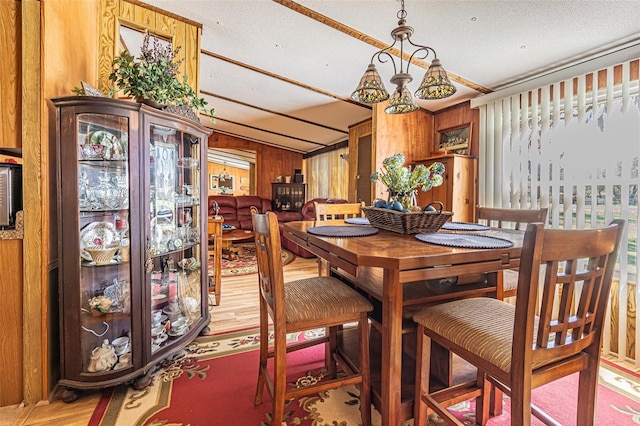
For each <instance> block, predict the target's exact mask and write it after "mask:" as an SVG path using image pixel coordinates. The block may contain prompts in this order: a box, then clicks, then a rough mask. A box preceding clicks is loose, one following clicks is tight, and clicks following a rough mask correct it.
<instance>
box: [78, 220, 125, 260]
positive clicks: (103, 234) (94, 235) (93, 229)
mask: <svg viewBox="0 0 640 426" xmlns="http://www.w3.org/2000/svg"><path fill="white" fill-rule="evenodd" d="M119 242H120V240H119V239H118V233H117V232H116V228H115V226H114V224H113V223H111V222H91V223H90V224H88V225H87V226H85V227H84V228H82V230H81V231H80V256H81V257H82V258H83V259H84V260H88V261H89V262H91V261H93V259H92V258H91V255H90V254H89V252H88V251H86V250H85V248H86V247H90V246H108V245H112V244H118V243H119Z"/></svg>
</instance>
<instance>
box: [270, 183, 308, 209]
mask: <svg viewBox="0 0 640 426" xmlns="http://www.w3.org/2000/svg"><path fill="white" fill-rule="evenodd" d="M271 185H272V201H273V208H274V209H275V210H276V211H279V212H285V211H286V212H299V211H300V210H302V205H303V204H304V201H305V189H306V187H307V184H305V183H272V184H271Z"/></svg>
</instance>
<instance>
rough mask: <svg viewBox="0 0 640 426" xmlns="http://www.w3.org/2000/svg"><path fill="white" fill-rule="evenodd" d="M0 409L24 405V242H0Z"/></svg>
mask: <svg viewBox="0 0 640 426" xmlns="http://www.w3.org/2000/svg"><path fill="white" fill-rule="evenodd" d="M0 267H1V268H2V273H1V274H0V294H2V308H1V309H0V324H2V329H3V330H2V338H0V359H2V363H0V407H4V406H7V405H13V404H19V403H20V402H22V393H23V392H22V388H23V384H24V381H23V378H22V368H21V367H22V365H23V358H22V356H23V354H22V347H23V344H22V342H23V340H22V327H16V324H20V323H22V314H23V310H22V296H23V293H22V272H23V270H22V240H0Z"/></svg>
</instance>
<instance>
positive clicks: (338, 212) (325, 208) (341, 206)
mask: <svg viewBox="0 0 640 426" xmlns="http://www.w3.org/2000/svg"><path fill="white" fill-rule="evenodd" d="M362 207H364V202H360V203H338V204H332V203H319V202H317V201H314V202H313V208H314V211H315V214H316V221H324V220H341V219H349V218H354V217H363V214H362ZM329 269H330V267H329V263H328V262H327V261H326V260H324V259H322V258H318V274H319V275H322V276H325V275H329V273H330V270H329Z"/></svg>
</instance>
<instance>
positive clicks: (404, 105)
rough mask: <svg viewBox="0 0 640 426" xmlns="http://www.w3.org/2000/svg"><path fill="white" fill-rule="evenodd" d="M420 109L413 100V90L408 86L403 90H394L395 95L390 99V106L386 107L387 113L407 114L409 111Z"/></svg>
mask: <svg viewBox="0 0 640 426" xmlns="http://www.w3.org/2000/svg"><path fill="white" fill-rule="evenodd" d="M417 109H418V105H416V103H415V102H413V97H412V96H411V92H409V89H407V88H406V87H403V88H402V90H396V91H395V92H393V96H392V97H391V100H390V101H389V106H388V107H386V108H385V109H384V112H386V113H387V114H405V113H407V112H413V111H415V110H417Z"/></svg>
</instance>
